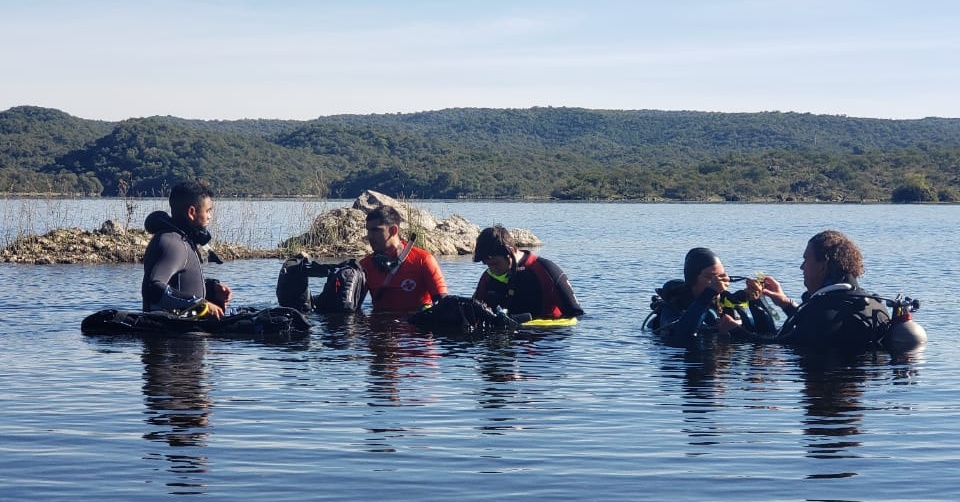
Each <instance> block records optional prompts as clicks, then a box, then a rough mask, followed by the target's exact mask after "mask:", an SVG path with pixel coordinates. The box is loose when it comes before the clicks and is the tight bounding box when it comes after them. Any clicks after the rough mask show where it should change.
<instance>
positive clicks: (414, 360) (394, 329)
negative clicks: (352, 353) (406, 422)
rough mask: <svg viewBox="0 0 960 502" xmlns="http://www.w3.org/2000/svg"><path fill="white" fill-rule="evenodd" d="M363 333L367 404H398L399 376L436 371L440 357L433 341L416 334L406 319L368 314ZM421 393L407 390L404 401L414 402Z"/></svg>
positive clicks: (421, 334)
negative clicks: (367, 363) (367, 359)
mask: <svg viewBox="0 0 960 502" xmlns="http://www.w3.org/2000/svg"><path fill="white" fill-rule="evenodd" d="M368 327H369V330H370V331H369V332H368V333H367V334H366V340H367V348H368V349H369V350H370V354H371V358H370V367H369V377H370V378H369V379H368V393H369V395H370V399H371V401H370V403H369V404H370V406H384V405H387V406H396V405H399V404H401V383H404V385H405V386H406V387H407V388H409V387H410V386H411V384H410V383H409V382H402V380H401V379H409V378H419V377H422V376H426V375H429V374H431V373H436V372H437V370H438V364H437V361H436V359H437V358H439V357H440V354H439V352H438V350H437V346H436V341H435V340H434V339H433V337H432V335H430V334H429V333H420V332H418V331H417V330H416V329H414V327H413V326H412V325H410V324H409V323H407V322H406V321H403V320H400V319H397V318H396V317H395V316H392V315H390V314H372V315H371V316H370V317H369V319H368ZM422 399H423V396H417V395H416V393H410V394H409V395H408V396H406V399H405V403H406V404H415V403H416V402H417V401H419V400H422Z"/></svg>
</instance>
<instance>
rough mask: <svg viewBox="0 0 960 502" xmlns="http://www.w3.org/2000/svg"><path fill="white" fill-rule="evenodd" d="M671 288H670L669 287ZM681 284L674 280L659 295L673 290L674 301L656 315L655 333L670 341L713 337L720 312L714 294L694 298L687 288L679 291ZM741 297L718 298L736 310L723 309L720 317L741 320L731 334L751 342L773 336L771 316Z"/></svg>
mask: <svg viewBox="0 0 960 502" xmlns="http://www.w3.org/2000/svg"><path fill="white" fill-rule="evenodd" d="M671 283H672V284H673V285H674V286H673V287H670V284H671ZM681 284H683V282H682V281H678V280H674V281H670V282H669V283H668V284H665V285H664V287H663V288H661V290H662V291H666V290H668V289H672V290H673V295H674V296H673V297H671V298H669V299H665V300H666V301H665V302H664V304H663V307H662V309H661V310H660V313H659V319H658V326H657V327H656V328H655V329H656V332H657V333H659V334H661V335H665V336H668V337H671V338H692V337H695V336H698V335H713V334H716V333H717V320H718V319H719V318H720V312H718V310H717V304H716V302H715V301H714V298H715V297H716V296H717V292H716V291H714V290H712V289H710V288H706V289H704V290H703V292H701V293H700V295H699V296H697V297H694V296H693V293H691V292H690V290H689V288H687V287H686V286H682V287H678V285H681ZM742 294H743V293H742V292H736V293H723V295H721V298H722V299H723V298H726V299H730V300H731V301H733V302H735V304H736V305H735V306H732V307H726V308H722V309H721V310H722V311H723V313H727V314H731V315H732V316H733V317H734V318H737V319H740V321H741V322H742V325H741V326H740V327H739V328H736V329H734V330H733V331H732V332H731V333H730V334H731V335H733V336H737V337H747V338H750V337H752V336H754V335H755V334H756V333H770V334H772V333H773V332H774V331H775V330H776V327H775V325H774V322H773V318H772V317H771V315H770V312H769V311H768V310H767V308H766V305H764V303H763V302H762V301H761V300H752V301H749V302H747V301H745V299H741V298H739V297H740V296H741V295H742Z"/></svg>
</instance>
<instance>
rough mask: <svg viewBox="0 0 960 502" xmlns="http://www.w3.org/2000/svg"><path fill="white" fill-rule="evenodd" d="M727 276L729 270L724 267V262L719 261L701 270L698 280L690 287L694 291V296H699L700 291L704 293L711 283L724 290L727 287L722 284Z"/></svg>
mask: <svg viewBox="0 0 960 502" xmlns="http://www.w3.org/2000/svg"><path fill="white" fill-rule="evenodd" d="M726 276H727V272H726V270H724V268H723V263H720V262H717V263H715V264H713V265H711V266H709V267H707V268H705V269H703V270H701V271H700V275H698V276H697V282H696V283H695V284H694V285H693V287H692V288H690V289H691V290H692V291H693V295H694V296H699V295H700V293H703V290H705V289H707V286H709V285H711V284H714V285H715V286H716V287H719V288H720V290H724V289H726V288H725V287H722V286H721V284H722V283H723V279H725V278H726Z"/></svg>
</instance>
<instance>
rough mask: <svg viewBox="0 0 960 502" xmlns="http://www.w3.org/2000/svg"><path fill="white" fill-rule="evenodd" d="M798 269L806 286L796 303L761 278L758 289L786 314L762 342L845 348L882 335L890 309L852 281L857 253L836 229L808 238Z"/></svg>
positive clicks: (857, 270)
mask: <svg viewBox="0 0 960 502" xmlns="http://www.w3.org/2000/svg"><path fill="white" fill-rule="evenodd" d="M800 270H802V271H803V285H804V287H805V288H806V291H805V292H804V293H803V296H802V297H801V299H802V303H800V304H799V305H798V304H797V303H796V302H795V301H793V300H791V299H790V298H789V297H788V296H787V295H786V294H785V293H784V292H783V289H782V288H781V287H780V283H779V282H777V281H776V280H775V279H774V278H773V277H769V276H768V277H765V278H764V283H763V294H764V295H766V296H768V297H769V298H770V299H771V300H773V303H775V304H776V305H777V306H779V307H780V308H781V309H783V311H784V313H786V314H787V315H788V316H789V317H788V319H787V320H786V322H784V324H783V326H781V327H780V330H779V331H778V332H777V334H776V336H775V337H773V338H769V337H764V338H763V340H764V341H775V342H779V343H784V344H792V345H805V346H819V347H835V348H851V347H864V346H868V345H870V344H873V343H876V342H879V341H880V340H881V339H882V338H883V336H884V335H885V333H886V332H887V330H888V328H889V327H890V314H889V313H888V312H887V309H886V307H885V306H884V303H883V302H882V301H881V300H882V299H881V298H879V297H877V296H875V295H872V294H870V293H867V292H866V291H864V290H863V288H861V287H860V284H859V283H858V282H857V279H858V278H859V277H860V276H861V275H863V270H864V267H863V255H862V254H861V253H860V249H859V248H858V247H857V245H856V244H854V242H853V241H852V240H850V238H849V237H847V236H846V235H844V234H842V233H840V232H838V231H836V230H825V231H823V232H820V233H818V234H816V235H814V236H813V237H811V238H810V240H809V241H807V247H806V249H804V251H803V263H801V265H800ZM917 307H919V305H917ZM924 338H925V335H924Z"/></svg>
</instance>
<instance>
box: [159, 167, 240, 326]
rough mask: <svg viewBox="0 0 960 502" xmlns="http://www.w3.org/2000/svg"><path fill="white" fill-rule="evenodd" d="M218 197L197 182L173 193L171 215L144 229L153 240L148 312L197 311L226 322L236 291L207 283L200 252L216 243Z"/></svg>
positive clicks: (161, 215) (182, 185)
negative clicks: (212, 228) (212, 238)
mask: <svg viewBox="0 0 960 502" xmlns="http://www.w3.org/2000/svg"><path fill="white" fill-rule="evenodd" d="M212 215H213V192H212V191H211V190H210V189H209V188H208V187H206V186H205V185H203V184H201V183H199V182H196V181H185V182H182V183H179V184H177V185H176V186H174V187H173V189H172V190H171V191H170V215H168V214H167V213H165V212H163V211H155V212H153V213H151V214H150V215H149V216H147V219H146V221H145V222H144V224H143V226H144V228H145V229H146V230H147V232H150V233H151V234H154V235H153V238H151V240H150V243H149V244H148V245H147V250H146V252H145V253H144V255H143V284H142V285H141V287H140V292H141V294H142V296H143V310H144V311H145V312H147V311H153V310H165V311H168V312H174V313H180V314H182V313H185V312H191V311H192V312H196V313H197V314H198V315H209V316H213V317H216V318H217V319H220V318H222V317H223V310H224V309H225V308H226V305H227V303H228V302H229V301H230V300H231V299H232V298H233V292H232V291H231V290H230V288H229V287H228V286H227V285H226V284H223V283H221V282H220V281H217V280H216V279H204V277H203V269H202V262H201V258H200V250H201V248H203V246H205V245H206V244H207V243H208V242H210V233H209V232H208V231H207V224H209V223H210V220H211V218H212Z"/></svg>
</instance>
